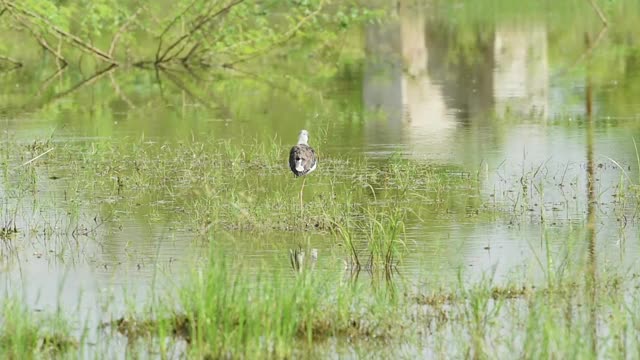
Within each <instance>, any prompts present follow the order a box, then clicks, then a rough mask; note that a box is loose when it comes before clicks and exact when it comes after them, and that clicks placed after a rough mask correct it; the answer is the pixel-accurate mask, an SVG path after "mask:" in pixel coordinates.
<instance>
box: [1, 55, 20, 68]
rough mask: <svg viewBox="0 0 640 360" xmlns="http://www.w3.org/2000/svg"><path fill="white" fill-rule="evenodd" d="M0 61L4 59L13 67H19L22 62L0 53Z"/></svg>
mask: <svg viewBox="0 0 640 360" xmlns="http://www.w3.org/2000/svg"><path fill="white" fill-rule="evenodd" d="M0 61H6V62H8V63H11V64H12V65H13V67H14V68H19V67H21V66H22V63H21V62H20V61H18V60H15V59H12V58H10V57H8V56H3V55H0Z"/></svg>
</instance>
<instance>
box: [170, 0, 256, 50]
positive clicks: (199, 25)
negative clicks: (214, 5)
mask: <svg viewBox="0 0 640 360" xmlns="http://www.w3.org/2000/svg"><path fill="white" fill-rule="evenodd" d="M242 2H244V0H236V1H234V2H231V3H229V4H228V5H227V6H225V7H223V8H222V9H220V10H218V11H217V12H215V13H213V14H207V15H205V16H202V17H200V21H199V22H197V23H196V24H195V25H194V26H193V27H192V28H191V29H190V30H189V31H188V32H187V33H186V34H183V35H182V36H180V37H179V38H178V39H177V40H176V41H174V42H173V44H171V45H169V46H168V47H167V49H166V50H165V51H164V53H163V54H162V55H161V56H160V58H159V59H158V62H164V61H165V60H166V59H167V55H168V54H169V52H170V51H171V50H173V49H174V48H175V47H176V46H178V45H179V44H180V43H182V42H183V41H184V40H186V39H188V38H190V37H191V36H192V35H193V34H194V33H196V32H197V31H199V30H200V29H201V28H202V27H203V26H204V25H205V24H207V23H208V22H209V21H211V20H213V19H215V18H216V17H218V16H220V15H222V14H226V13H227V12H229V11H230V10H231V9H232V8H233V7H234V6H237V5H239V4H241V3H242ZM175 56H177V54H176V55H174V56H172V57H171V58H174V57H175Z"/></svg>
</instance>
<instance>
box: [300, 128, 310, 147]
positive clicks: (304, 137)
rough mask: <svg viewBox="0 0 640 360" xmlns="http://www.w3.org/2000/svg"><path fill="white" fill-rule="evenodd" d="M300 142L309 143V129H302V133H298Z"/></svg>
mask: <svg viewBox="0 0 640 360" xmlns="http://www.w3.org/2000/svg"><path fill="white" fill-rule="evenodd" d="M300 144H304V145H308V144H309V132H308V131H307V130H302V131H300V135H298V145H300Z"/></svg>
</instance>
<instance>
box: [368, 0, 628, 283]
mask: <svg viewBox="0 0 640 360" xmlns="http://www.w3.org/2000/svg"><path fill="white" fill-rule="evenodd" d="M433 12H434V9H427V5H426V4H421V3H418V4H416V3H415V2H412V1H400V2H399V6H398V12H397V16H396V17H395V18H394V19H393V20H391V21H389V22H388V23H385V24H383V25H369V26H368V27H367V30H366V51H367V60H366V63H365V67H364V75H363V81H362V87H363V103H364V107H365V114H366V116H367V119H366V122H365V136H366V142H367V146H366V151H367V154H368V155H369V156H373V157H387V156H389V155H390V154H392V153H396V152H399V153H401V154H403V155H404V156H407V157H412V158H415V159H420V160H425V161H428V162H430V163H440V164H446V165H452V164H457V165H460V166H461V167H462V168H464V169H469V170H471V169H473V170H471V171H472V172H475V171H477V173H478V174H479V175H481V176H482V193H483V194H484V195H485V196H490V197H493V199H494V200H496V201H498V202H503V203H509V204H514V205H513V206H514V207H513V209H512V211H513V212H514V216H515V217H518V215H517V214H520V213H522V214H527V217H528V218H529V219H531V220H533V221H535V222H536V223H539V224H540V226H530V227H529V226H527V229H522V228H520V227H521V225H518V227H519V229H517V230H515V229H514V228H513V227H512V226H510V224H492V225H490V226H484V225H483V226H478V225H476V224H473V221H470V223H469V224H465V225H463V224H456V225H453V224H447V225H444V224H442V222H440V221H438V220H429V219H427V220H426V221H421V222H417V223H414V224H412V228H411V229H410V231H409V232H410V234H409V236H410V237H411V238H412V239H414V240H415V242H416V243H417V244H419V245H418V246H417V248H418V249H419V251H421V252H423V253H424V254H433V253H436V254H439V255H437V256H433V257H429V258H428V259H426V258H422V259H412V260H411V261H415V262H414V263H411V262H410V263H409V264H407V266H408V267H409V268H411V267H415V268H420V269H423V268H425V267H427V268H439V269H443V268H448V269H453V268H459V267H460V266H463V267H464V266H469V267H478V268H480V269H482V270H483V271H487V270H491V269H492V268H493V267H494V266H496V264H498V263H499V264H500V265H499V266H498V267H497V269H498V274H499V275H500V274H501V275H505V274H507V273H508V272H509V271H513V270H514V269H517V268H518V267H525V268H526V267H527V266H534V267H535V266H536V265H535V264H533V263H532V261H531V258H532V252H533V253H535V252H543V249H542V248H540V247H538V246H537V245H535V244H537V243H539V239H541V238H545V237H546V236H547V234H548V232H549V229H548V227H549V226H561V225H563V224H580V223H583V222H584V221H587V223H588V224H595V221H596V220H595V218H594V217H596V215H595V214H596V212H598V213H599V214H600V217H601V218H608V219H612V218H616V217H618V216H620V215H619V214H620V213H621V212H622V213H624V214H626V215H624V216H625V217H626V216H632V215H631V214H630V212H633V210H632V209H630V208H625V207H624V205H623V206H622V207H619V206H618V205H617V202H616V201H615V198H616V196H617V195H616V192H617V191H618V190H617V189H618V185H619V184H620V181H619V180H620V176H621V171H625V172H626V171H627V170H626V168H627V167H628V166H629V164H633V163H634V161H635V160H634V157H635V155H634V154H633V152H632V151H631V150H632V146H633V144H632V143H631V141H630V139H629V138H628V137H627V138H626V140H623V142H625V145H622V144H621V141H620V139H625V135H624V134H625V129H624V126H623V127H620V128H611V127H610V128H604V127H602V126H599V125H598V123H597V119H598V115H597V114H594V107H597V106H598V105H597V100H595V99H594V98H593V97H594V95H593V90H592V89H591V83H590V80H589V79H587V80H586V82H585V80H584V78H573V79H572V80H571V82H570V83H569V84H567V83H566V80H565V79H563V78H558V77H556V79H555V80H556V82H557V85H556V84H552V81H551V80H552V76H553V75H552V73H555V74H562V75H563V76H564V75H566V73H567V70H568V69H567V67H563V68H560V69H558V68H556V69H555V71H553V70H552V66H551V64H550V58H549V46H550V45H549V37H550V36H551V35H550V34H549V31H548V29H547V23H546V22H545V21H544V20H527V21H522V22H515V21H504V22H501V21H497V22H496V23H495V24H491V25H489V26H486V27H477V28H472V29H471V30H470V29H469V26H468V25H467V24H464V25H462V24H452V23H450V22H447V19H446V18H444V17H442V16H437V12H436V15H435V16H433V15H431V14H433ZM601 36H602V32H600V33H599V35H598V39H600V37H601ZM593 48H594V44H591V43H588V44H586V45H585V46H584V48H581V49H579V51H580V52H579V53H578V54H575V55H571V56H570V58H572V60H570V61H568V63H569V64H570V65H569V66H568V67H569V69H573V67H574V66H575V60H574V59H583V60H584V59H587V58H589V57H590V56H591V54H592V51H593ZM587 73H589V70H587ZM558 76H560V75H558ZM576 84H577V85H576ZM570 99H582V100H580V101H579V102H576V101H575V100H570ZM585 103H586V104H587V106H586V107H585V106H584V104H585ZM594 104H595V105H594ZM562 114H570V115H571V116H572V117H576V116H577V117H578V118H579V119H584V120H580V121H581V122H580V123H579V124H575V125H571V123H570V121H571V120H573V119H575V118H572V119H568V120H566V121H567V125H568V126H553V127H549V126H548V121H556V119H557V117H558V116H561V115H562ZM512 119H515V120H512ZM509 121H513V123H510V124H508V122H509ZM582 121H584V125H582ZM507 124H508V125H507ZM585 128H586V130H585ZM585 134H586V138H585ZM585 149H587V151H586V153H585ZM597 149H606V150H604V151H601V152H597V151H596V150H597ZM609 154H615V155H614V156H615V159H613V161H612V159H611V156H610V155H609ZM620 164H622V165H620ZM619 165H620V166H619ZM621 166H622V167H624V168H625V169H624V170H623V169H621V168H620V167H621ZM596 167H597V168H598V169H599V170H600V171H599V172H598V173H597V174H596V173H594V169H595V168H596ZM628 169H629V170H631V168H630V167H629V168H628ZM585 170H586V172H585ZM635 171H636V170H634V172H635ZM632 176H633V175H632ZM427 218H428V216H427ZM518 222H519V221H518ZM603 223H604V226H602V228H600V229H599V232H598V236H602V237H603V238H606V237H610V238H619V237H620V236H623V237H627V236H629V231H631V232H633V231H634V230H630V229H626V228H625V229H622V230H621V229H620V228H619V226H618V225H617V224H616V223H615V221H613V222H612V221H609V220H607V221H603ZM589 226H591V225H589ZM474 227H477V229H475V230H473V228H474ZM478 228H482V229H481V230H480V229H478ZM589 229H590V230H589V231H591V232H590V233H589V238H590V239H591V241H592V242H593V243H595V237H596V234H595V230H594V229H591V227H590V228H589ZM558 233H560V234H562V235H559V236H558V235H556V236H552V237H553V238H554V240H553V241H555V246H558V249H560V248H562V247H563V246H564V245H563V241H562V239H566V238H567V237H571V238H573V237H575V236H576V235H575V234H573V235H572V234H570V233H569V232H564V231H563V230H561V229H558ZM425 234H427V235H425ZM579 236H582V235H578V237H579ZM436 239H447V240H446V241H443V242H446V243H447V245H444V244H438V240H436ZM592 245H593V244H592ZM626 246H632V247H634V248H637V247H638V244H626ZM443 247H449V248H452V249H454V250H453V251H454V252H458V253H459V254H464V255H465V256H463V257H462V258H461V259H459V261H455V262H453V263H448V261H450V259H452V258H454V256H447V255H442V248H443ZM489 249H490V251H489ZM622 251H625V250H624V249H617V248H610V249H609V251H608V252H607V253H605V254H603V255H604V257H605V258H606V257H616V256H619V255H620V253H621V252H622ZM441 255H442V256H441ZM443 259H449V260H444V264H442V263H440V260H443ZM592 261H593V264H596V263H597V261H596V260H595V250H594V252H593V259H592ZM425 262H426V263H428V265H425ZM633 262H634V261H633V259H630V258H628V257H626V258H624V260H623V263H624V264H626V265H631V264H633ZM594 266H595V265H594ZM594 273H595V268H594Z"/></svg>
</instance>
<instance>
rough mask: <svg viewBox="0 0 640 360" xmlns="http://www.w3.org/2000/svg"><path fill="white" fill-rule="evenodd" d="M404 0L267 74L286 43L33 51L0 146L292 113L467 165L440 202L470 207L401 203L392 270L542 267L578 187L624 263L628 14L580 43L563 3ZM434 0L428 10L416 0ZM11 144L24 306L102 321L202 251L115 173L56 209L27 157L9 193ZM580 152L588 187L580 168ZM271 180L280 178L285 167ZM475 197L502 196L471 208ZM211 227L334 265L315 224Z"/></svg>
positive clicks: (224, 247) (230, 129)
mask: <svg viewBox="0 0 640 360" xmlns="http://www.w3.org/2000/svg"><path fill="white" fill-rule="evenodd" d="M401 3H403V2H401ZM405 5H406V4H402V6H400V8H399V10H398V12H397V13H396V14H395V16H394V17H392V18H391V20H389V21H388V22H386V23H383V24H370V25H366V26H364V27H363V28H360V29H353V30H352V34H351V35H349V36H350V37H351V38H355V39H359V40H356V41H353V40H352V41H350V45H352V46H357V47H358V48H357V49H355V50H352V51H356V52H361V53H362V54H363V55H362V59H361V61H360V62H355V63H352V64H346V65H343V66H342V67H339V68H338V69H337V72H336V74H335V75H334V76H332V77H329V78H328V79H327V78H319V79H317V78H314V77H313V76H311V77H304V76H302V77H298V78H295V80H291V79H290V78H286V77H284V76H283V74H286V73H287V67H291V68H293V70H292V72H291V73H293V74H294V75H293V76H294V77H296V75H297V74H300V73H303V74H304V73H305V72H309V71H313V69H309V68H305V67H304V65H299V64H297V63H295V61H294V60H290V61H288V62H285V64H282V66H280V67H279V68H278V67H276V68H275V70H269V72H261V71H259V70H260V68H259V67H257V66H256V65H253V66H251V65H248V66H247V69H246V71H245V72H236V71H227V72H223V73H216V74H215V75H211V74H207V73H198V74H196V76H195V77H194V76H191V75H188V74H177V75H176V74H161V75H160V76H161V77H162V84H159V83H158V82H157V79H156V77H155V74H152V72H148V71H145V70H133V69H131V70H121V69H116V70H113V71H110V72H108V73H107V74H106V75H103V76H100V77H99V78H98V79H97V80H96V81H95V82H91V83H90V84H85V85H83V86H82V87H81V88H80V89H78V90H75V91H72V92H70V93H65V91H66V90H68V89H69V88H72V87H73V85H70V84H77V83H80V82H81V81H82V79H83V78H86V77H87V75H86V74H84V75H83V74H81V73H76V72H73V71H72V70H68V71H66V72H64V73H62V74H61V75H60V77H59V78H58V79H57V80H56V81H54V82H53V83H46V85H45V79H46V78H47V77H48V76H49V75H51V73H50V72H49V73H47V72H46V71H45V70H40V71H39V72H34V71H33V69H26V68H25V69H19V70H16V71H14V72H11V73H7V74H5V75H4V77H3V79H2V80H1V81H2V82H4V86H3V93H2V98H1V99H2V100H0V128H1V129H2V133H1V135H2V140H1V141H2V143H4V144H5V145H2V147H4V148H6V147H7V146H14V145H15V144H17V146H18V147H20V146H27V145H29V144H34V143H46V144H45V146H44V147H43V150H46V149H49V148H55V147H56V146H60V145H62V144H70V143H77V144H85V145H86V144H91V143H96V144H109V143H123V142H125V143H126V142H132V143H134V142H137V141H141V139H144V140H142V141H149V142H157V143H165V142H166V143H167V144H169V145H168V146H171V144H177V143H180V142H199V141H208V140H212V139H213V140H229V141H231V142H232V143H240V142H241V141H246V140H247V139H255V141H256V142H258V143H269V141H271V140H272V139H277V140H278V141H280V142H281V143H283V144H290V143H293V142H294V141H295V138H296V134H297V132H298V131H299V129H301V128H307V129H309V130H310V133H311V144H312V145H313V146H315V147H316V148H317V149H318V151H319V152H320V154H321V155H322V157H325V158H332V157H333V158H338V157H340V158H358V157H362V156H364V157H366V158H368V159H370V160H371V161H372V164H377V161H381V162H382V161H384V160H385V159H387V158H389V157H390V156H396V155H399V156H401V157H404V158H408V159H412V160H415V161H418V162H420V163H424V164H429V165H437V166H442V167H448V168H452V169H456V171H458V172H459V173H460V176H466V177H468V178H470V179H477V180H478V188H477V191H475V192H472V191H469V192H468V194H470V196H469V197H468V198H466V199H465V200H466V201H468V204H467V205H465V204H461V203H459V202H460V201H461V199H460V196H457V195H456V194H449V195H450V198H451V201H453V202H458V204H452V205H451V207H452V208H456V209H460V208H462V209H464V208H465V206H466V207H468V209H469V211H468V214H466V215H465V214H462V215H460V214H458V216H450V217H446V216H441V214H440V213H439V212H438V210H434V211H433V214H429V213H426V214H422V217H421V218H420V219H418V218H416V217H409V218H408V219H407V221H406V244H407V245H406V246H407V249H406V250H407V251H406V254H405V256H404V257H403V259H402V262H401V263H399V264H398V272H399V273H400V274H401V276H402V278H403V279H409V280H410V282H411V283H412V284H414V285H415V286H416V287H417V288H421V287H429V286H435V284H438V283H446V282H448V281H455V279H457V277H458V274H462V278H463V279H465V280H466V281H473V280H477V279H479V278H480V277H482V276H486V274H494V275H493V276H495V278H496V279H498V280H499V281H504V280H508V279H510V278H514V277H517V276H518V275H522V274H524V275H526V276H527V277H531V278H533V279H536V278H537V279H540V278H542V277H543V276H544V268H543V265H542V261H541V259H542V258H543V257H544V256H545V251H546V250H545V249H546V247H545V243H546V242H547V241H548V242H550V244H551V251H552V252H553V253H554V254H557V255H558V256H559V257H562V254H563V252H564V251H566V249H567V244H568V243H571V244H574V245H575V246H574V247H573V249H574V251H578V252H580V253H582V254H586V251H587V247H588V242H589V239H588V238H587V231H586V229H585V226H586V223H587V215H588V214H587V213H588V211H589V209H588V204H589V202H593V201H595V202H597V206H596V207H595V209H596V228H597V231H596V235H595V249H596V254H597V256H596V258H597V261H598V263H599V264H600V265H601V266H602V267H608V266H610V264H620V265H621V268H624V269H629V268H631V269H637V267H638V264H637V260H636V256H635V254H637V253H638V250H640V243H639V241H638V238H639V237H638V231H637V226H636V203H635V200H634V199H633V196H631V194H627V198H628V200H627V201H620V198H619V192H620V191H623V189H622V188H621V187H620V184H621V182H624V183H633V184H637V182H638V178H639V177H640V173H639V171H638V162H637V158H638V157H637V154H636V150H635V148H634V138H637V137H638V136H637V135H640V128H639V127H638V125H637V123H638V121H637V120H638V117H639V114H640V113H639V111H640V101H638V99H640V96H638V95H640V94H639V92H640V89H639V88H637V87H636V86H635V84H637V83H639V81H640V60H639V59H640V58H638V57H636V56H633V54H634V52H637V50H638V49H639V47H638V46H639V45H638V44H637V43H636V42H635V41H630V42H629V43H625V44H624V45H621V44H620V42H621V40H620V37H621V36H627V35H628V36H631V35H633V32H634V31H635V30H634V29H633V28H630V29H625V28H624V27H623V26H621V27H619V28H618V27H615V26H612V28H610V29H608V30H607V32H606V33H604V35H603V36H602V38H601V39H600V40H599V41H598V42H597V43H595V45H592V46H593V48H592V49H590V48H589V47H588V46H587V45H586V44H584V43H583V41H584V39H583V38H582V37H576V39H573V38H574V36H573V35H572V33H573V32H578V33H580V31H582V32H583V33H584V34H588V36H589V37H590V38H591V39H592V42H595V41H596V40H595V39H597V37H596V36H597V34H598V33H599V29H600V27H599V26H598V23H597V22H595V21H593V22H591V21H585V20H584V19H582V18H580V17H579V16H575V15H573V16H572V15H568V14H567V15H566V16H567V17H568V19H566V20H565V21H566V22H569V23H571V24H573V26H561V25H560V24H559V23H558V22H557V20H555V19H554V18H553V17H552V16H551V15H549V14H545V13H544V12H542V13H536V16H532V17H530V20H529V21H526V22H518V21H517V19H518V16H519V14H517V13H515V14H513V13H511V12H510V11H505V13H506V14H504V15H497V16H496V17H495V18H494V19H492V20H477V19H476V20H473V19H472V20H469V23H465V22H459V23H456V22H454V21H450V20H448V19H449V17H448V14H449V12H451V11H453V12H456V11H464V9H456V8H449V7H447V6H445V5H440V7H441V8H442V9H440V7H437V6H436V5H434V4H431V3H428V4H423V5H406V6H405ZM434 7H435V8H438V9H440V11H430V10H431V9H433V8H434ZM467 20H468V19H467ZM576 29H577V30H576ZM580 35H581V36H582V35H583V34H582V33H580ZM614 49H622V50H621V51H618V52H616V51H614ZM585 54H587V55H585ZM611 64H617V65H619V66H611ZM49 70H51V69H49ZM40 72H42V73H40ZM247 74H251V75H247ZM255 74H257V75H255ZM254 75H255V76H254ZM305 81H306V82H305ZM43 86H45V88H44V89H43V88H42V87H43ZM300 89H302V90H300ZM49 139H50V140H49ZM47 140H49V142H48V143H47ZM285 146H287V147H288V146H289V145H285ZM53 151H55V150H53ZM3 152H5V153H9V151H8V150H6V151H3ZM11 153H13V154H16V153H17V155H15V156H14V157H12V158H9V159H6V158H5V159H3V160H2V161H3V163H4V164H6V165H5V169H7V170H5V175H4V177H3V179H2V181H1V182H0V200H1V201H2V203H3V206H4V209H5V210H3V211H2V214H1V215H2V218H0V219H1V220H3V221H5V223H6V221H7V220H8V219H11V218H12V214H10V213H9V211H10V209H12V208H14V207H16V206H19V207H20V209H21V211H20V216H19V217H17V218H16V223H15V226H16V227H17V228H18V229H25V228H26V229H37V230H36V231H32V232H24V231H19V232H18V233H17V234H15V235H11V236H10V237H9V238H8V239H3V242H4V245H3V250H2V265H1V267H2V271H1V273H0V282H1V283H2V288H3V289H4V292H5V294H10V293H15V292H24V293H26V294H27V299H28V301H29V303H30V305H31V306H33V308H34V309H38V310H41V309H47V308H49V309H55V308H56V307H58V306H62V307H63V308H65V309H68V310H69V311H70V312H72V311H75V309H80V313H82V314H88V315H86V316H87V319H89V320H87V321H90V322H94V321H100V320H98V319H96V318H97V317H103V318H102V319H101V320H104V317H106V318H108V317H109V316H113V317H118V316H119V314H121V313H122V311H124V309H125V308H126V304H125V301H124V295H123V294H129V295H130V294H136V295H135V297H136V299H138V300H140V301H136V302H139V303H144V301H143V299H145V298H146V297H147V296H148V293H149V291H150V289H151V288H152V287H153V286H154V285H158V286H160V287H163V286H165V287H166V286H168V287H171V286H176V284H179V283H180V280H179V279H180V278H181V277H182V276H185V275H188V273H189V271H190V270H191V269H192V267H193V264H195V263H196V262H197V261H200V260H202V258H203V257H204V255H206V251H205V249H206V248H207V245H208V244H207V243H206V242H203V241H202V239H200V238H199V235H198V229H184V228H183V227H181V226H180V224H174V223H173V222H174V221H179V220H176V219H177V217H176V215H175V213H174V212H175V211H176V209H175V207H174V206H171V204H172V202H174V201H175V199H172V198H170V197H167V196H166V194H165V193H158V194H155V195H154V196H152V197H151V198H148V199H144V201H145V203H142V204H140V206H137V207H134V208H121V207H119V205H118V198H117V196H118V194H117V193H116V194H114V192H113V191H104V192H101V191H96V193H95V198H92V199H89V200H88V201H87V202H86V203H83V204H82V205H79V206H80V208H76V211H75V212H71V211H68V209H69V208H72V207H70V206H67V205H69V204H72V203H73V196H72V194H73V189H69V188H67V184H68V183H67V181H65V176H66V174H68V173H70V170H69V169H65V168H64V166H61V167H59V168H56V167H51V166H48V165H47V166H35V167H34V169H35V170H34V173H33V178H32V179H31V180H32V181H34V182H36V183H37V191H36V193H31V194H25V192H24V191H22V190H20V187H21V185H20V183H21V182H22V181H24V180H25V179H15V178H13V177H12V169H13V168H14V167H17V166H20V164H21V163H22V162H24V161H26V160H29V159H28V158H27V156H28V155H27V152H26V151H22V150H20V149H18V151H17V152H16V151H11ZM45 156H46V155H45ZM78 156H82V154H78ZM321 159H322V158H321ZM590 159H592V163H593V165H594V167H595V179H596V180H595V184H596V185H595V198H590V197H589V193H588V188H587V177H588V173H587V171H588V168H589V161H590ZM36 162H37V160H36ZM285 166H286V165H285V159H283V168H284V167H285ZM317 171H318V172H321V171H323V166H322V162H321V163H320V166H319V168H318V170H317ZM342 171H345V174H348V171H349V169H348V168H346V169H342ZM281 173H282V174H284V173H286V170H285V171H283V172H281ZM279 174H280V173H279ZM310 177H311V179H310V181H309V183H311V184H312V183H313V175H311V176H310ZM275 181H281V182H291V181H293V180H292V177H290V176H289V174H287V176H281V177H280V176H276V177H275ZM461 191H462V190H461ZM296 195H297V194H293V195H292V197H295V196H296ZM62 203H64V204H66V205H65V206H64V207H63V206H60V204H62ZM16 204H17V205H16ZM110 204H113V206H112V208H110V206H111V205H110ZM505 208H506V209H511V213H510V215H507V216H504V213H505ZM106 209H110V210H111V211H106ZM478 209H480V211H481V212H485V211H486V212H488V213H491V212H492V211H495V212H499V213H500V215H496V216H481V215H478V214H477V210H478ZM485 209H490V210H485ZM506 213H507V214H509V211H506ZM103 214H109V215H106V216H105V215H103ZM114 214H115V215H114ZM439 214H440V215H439ZM114 216H115V217H116V218H114ZM74 231H75V232H74ZM78 231H79V232H78ZM214 238H215V240H214V241H216V242H217V243H219V248H220V251H226V252H228V253H229V254H230V256H233V257H234V258H235V259H237V260H238V261H243V262H244V263H246V264H247V266H246V267H245V268H246V270H247V271H251V270H252V269H258V268H259V267H258V266H257V265H263V264H269V266H272V267H273V268H276V269H286V268H287V267H288V266H289V264H288V258H287V254H288V253H287V251H288V249H289V248H291V247H294V246H296V245H298V244H300V243H305V242H306V243H308V244H309V245H310V246H312V247H315V248H318V249H319V252H320V261H319V263H318V268H319V269H321V270H323V271H343V270H342V269H343V264H342V262H341V261H340V260H336V259H335V258H334V256H333V254H335V253H338V252H339V251H338V250H336V241H335V238H334V237H333V235H331V234H329V233H324V232H321V233H314V232H309V233H305V234H302V235H301V234H296V233H290V232H270V233H267V234H255V233H252V232H242V231H236V232H234V231H222V230H221V231H219V232H217V233H216V235H215V236H214ZM576 244H577V245H576ZM203 254H204V255H203ZM254 264H255V265H256V266H255V267H252V265H254ZM105 299H110V300H109V303H110V305H109V311H108V312H107V313H106V314H107V315H106V316H105V315H104V314H102V315H97V314H98V312H95V313H94V312H93V311H94V310H96V306H95V305H96V304H101V303H104V302H105ZM85 320H86V319H85ZM94 336H97V335H96V334H94Z"/></svg>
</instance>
